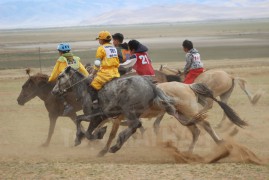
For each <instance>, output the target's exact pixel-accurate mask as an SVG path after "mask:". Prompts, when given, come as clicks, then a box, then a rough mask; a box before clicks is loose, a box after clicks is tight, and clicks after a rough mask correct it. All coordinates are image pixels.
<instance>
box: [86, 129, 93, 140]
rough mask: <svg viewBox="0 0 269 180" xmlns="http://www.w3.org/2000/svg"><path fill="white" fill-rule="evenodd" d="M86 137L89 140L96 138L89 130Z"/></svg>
mask: <svg viewBox="0 0 269 180" xmlns="http://www.w3.org/2000/svg"><path fill="white" fill-rule="evenodd" d="M85 137H86V138H87V139H88V140H93V139H94V138H93V137H92V135H91V134H90V133H89V132H88V131H86V133H85Z"/></svg>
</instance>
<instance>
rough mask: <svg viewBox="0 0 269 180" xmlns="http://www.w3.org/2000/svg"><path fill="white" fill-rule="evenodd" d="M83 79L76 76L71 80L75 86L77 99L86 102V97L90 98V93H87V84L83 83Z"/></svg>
mask: <svg viewBox="0 0 269 180" xmlns="http://www.w3.org/2000/svg"><path fill="white" fill-rule="evenodd" d="M83 78H84V77H81V76H80V75H78V74H74V75H73V77H72V79H71V84H73V85H74V84H75V85H74V86H73V89H74V90H75V93H76V96H77V98H78V99H82V100H85V99H87V98H86V96H89V93H88V92H87V84H86V82H85V81H83Z"/></svg>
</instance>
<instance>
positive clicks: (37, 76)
mask: <svg viewBox="0 0 269 180" xmlns="http://www.w3.org/2000/svg"><path fill="white" fill-rule="evenodd" d="M31 78H32V79H35V80H37V81H48V80H49V76H48V75H47V74H43V73H36V74H35V75H33V76H31Z"/></svg>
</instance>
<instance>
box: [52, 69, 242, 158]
mask: <svg viewBox="0 0 269 180" xmlns="http://www.w3.org/2000/svg"><path fill="white" fill-rule="evenodd" d="M83 79H84V78H83V75H82V74H81V73H79V72H78V71H76V70H74V69H73V68H71V67H67V68H66V69H65V71H63V72H62V73H61V74H60V75H59V78H58V80H57V83H56V85H55V87H54V89H53V91H52V92H53V93H54V94H61V93H63V92H66V91H67V90H69V89H74V90H75V92H76V96H77V98H79V99H81V100H82V101H81V103H82V104H83V105H85V104H87V106H85V107H84V108H85V109H84V108H83V111H84V113H85V115H81V116H79V117H78V118H77V138H76V139H79V137H80V136H81V134H82V132H81V129H80V126H79V125H80V123H81V121H88V122H90V125H89V128H88V130H87V133H88V134H87V135H86V136H90V135H91V133H92V132H93V131H94V130H95V129H96V128H97V127H98V125H100V124H102V122H104V121H105V120H106V119H108V118H109V117H114V116H118V117H119V118H118V119H117V120H114V123H113V127H112V131H111V134H110V137H109V140H108V142H107V145H106V147H105V148H104V149H103V150H102V151H101V152H100V153H99V155H101V156H103V155H104V154H105V153H106V152H108V150H109V151H110V152H112V153H114V152H116V151H118V150H119V149H120V148H121V147H122V145H123V144H124V142H126V141H127V140H128V138H129V137H130V136H131V135H132V134H133V133H134V132H135V131H136V129H137V128H138V127H140V126H141V122H140V121H139V118H151V117H156V116H157V115H159V114H160V113H162V114H164V113H166V112H167V113H168V114H170V115H173V116H174V117H175V118H176V119H177V120H178V121H179V122H180V123H181V124H183V125H185V126H187V127H188V128H189V129H190V130H191V132H192V134H193V142H192V144H191V146H190V150H191V151H192V150H193V147H194V145H195V143H196V141H197V139H198V136H199V134H200V131H199V129H198V128H197V126H196V124H200V125H201V126H202V127H203V128H204V129H205V130H206V131H207V132H208V133H209V134H210V135H211V137H212V138H213V140H214V141H215V142H216V143H220V142H222V139H220V138H219V137H218V136H217V135H216V133H215V131H214V130H213V129H212V128H211V126H210V124H209V123H208V122H207V121H206V120H205V115H204V113H200V110H199V104H198V103H197V101H196V95H195V94H198V95H200V96H204V97H207V98H211V99H213V100H214V101H216V102H217V103H218V104H219V105H220V107H221V108H222V109H223V110H224V112H225V113H226V115H227V116H228V117H229V119H230V120H231V121H232V122H233V123H234V124H236V125H238V126H240V127H243V126H245V125H247V123H246V122H244V121H243V120H241V119H240V117H239V116H238V115H237V114H236V113H235V112H234V111H233V110H232V109H231V108H230V107H229V106H228V105H227V104H225V103H223V102H221V101H218V100H217V99H216V98H214V97H213V94H212V92H211V91H210V90H209V89H208V88H207V87H206V86H205V85H203V84H193V85H191V86H189V85H186V84H183V83H179V84H174V83H178V82H170V84H165V83H161V84H159V85H157V87H156V86H155V85H154V84H153V83H151V82H150V81H149V80H147V78H145V77H142V76H130V77H122V78H118V79H115V80H112V81H110V82H108V83H107V84H106V85H105V86H104V87H103V88H102V89H101V90H100V91H99V92H98V97H99V103H100V107H101V109H99V110H98V111H96V112H94V111H93V110H92V109H88V107H90V106H91V105H92V101H91V96H90V94H89V93H88V92H87V89H88V87H87V84H86V83H83V82H84V80H83ZM167 83H169V82H167ZM168 87H169V88H168ZM178 87H180V88H178ZM123 118H126V119H127V123H128V128H127V129H125V130H124V131H122V132H121V133H120V134H119V137H118V139H117V143H116V145H114V146H112V147H111V148H110V149H109V147H110V144H111V141H112V139H113V138H114V137H115V135H116V132H117V130H118V127H119V124H120V121H121V120H122V119H123Z"/></svg>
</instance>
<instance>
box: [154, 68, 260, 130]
mask: <svg viewBox="0 0 269 180" xmlns="http://www.w3.org/2000/svg"><path fill="white" fill-rule="evenodd" d="M159 71H161V72H163V73H165V74H169V75H178V76H180V77H181V79H184V77H183V74H182V73H181V72H180V71H177V70H175V69H172V68H169V67H167V66H163V65H161V66H160V69H159ZM194 83H204V84H206V85H207V87H208V88H209V89H210V90H211V91H212V92H213V95H214V97H219V98H220V100H221V101H222V102H224V103H227V102H228V100H229V98H230V96H231V94H232V92H233V89H234V87H235V84H238V85H239V86H240V88H241V89H242V90H243V92H244V93H245V94H246V95H247V97H248V99H249V101H250V103H251V104H253V105H255V104H256V103H257V102H258V101H259V99H260V98H261V95H262V94H261V92H259V91H257V92H256V93H254V94H252V93H251V91H250V90H249V89H248V87H247V81H246V80H244V79H242V78H240V77H235V76H232V75H230V74H228V73H227V72H225V71H223V70H219V69H210V70H207V71H205V72H203V73H202V74H200V75H199V76H198V77H197V78H196V79H195V80H194ZM199 102H200V103H201V104H202V105H203V106H204V109H203V110H204V111H207V110H208V109H211V108H212V107H213V101H212V99H199ZM225 118H226V115H225V113H224V114H223V117H222V119H221V121H220V123H219V124H218V125H217V127H219V128H220V127H221V126H222V124H223V123H224V120H225ZM158 121H160V120H158ZM158 123H159V122H156V123H155V125H156V127H157V126H158Z"/></svg>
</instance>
